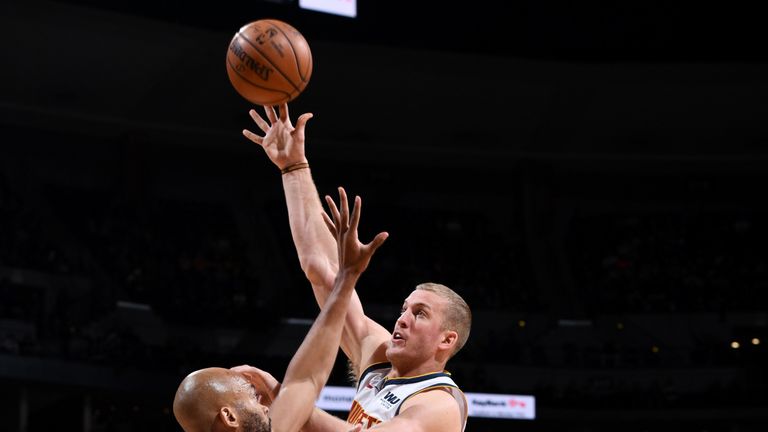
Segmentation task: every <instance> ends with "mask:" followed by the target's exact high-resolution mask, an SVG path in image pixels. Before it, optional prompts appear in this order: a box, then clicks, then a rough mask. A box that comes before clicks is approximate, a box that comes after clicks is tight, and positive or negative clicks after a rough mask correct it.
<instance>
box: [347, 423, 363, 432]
mask: <svg viewBox="0 0 768 432" xmlns="http://www.w3.org/2000/svg"><path fill="white" fill-rule="evenodd" d="M362 430H363V425H361V424H356V425H355V426H354V427H353V428H352V429H350V430H349V431H348V432H362Z"/></svg>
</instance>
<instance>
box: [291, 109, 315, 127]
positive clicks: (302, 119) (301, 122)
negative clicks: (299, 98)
mask: <svg viewBox="0 0 768 432" xmlns="http://www.w3.org/2000/svg"><path fill="white" fill-rule="evenodd" d="M314 116H315V115H314V114H312V113H305V114H302V115H300V116H299V118H298V119H297V120H296V129H297V130H302V129H304V127H305V126H306V125H307V122H308V121H309V119H311V118H312V117H314Z"/></svg>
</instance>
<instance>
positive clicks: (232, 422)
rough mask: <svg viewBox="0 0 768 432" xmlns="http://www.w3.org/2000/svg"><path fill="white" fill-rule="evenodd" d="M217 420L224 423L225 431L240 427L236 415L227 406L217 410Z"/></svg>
mask: <svg viewBox="0 0 768 432" xmlns="http://www.w3.org/2000/svg"><path fill="white" fill-rule="evenodd" d="M219 419H220V420H221V422H222V423H224V425H225V426H226V427H227V429H237V428H238V427H239V426H240V421H239V420H238V418H237V414H236V413H235V411H234V410H233V409H232V408H230V407H228V406H224V407H221V409H220V410H219Z"/></svg>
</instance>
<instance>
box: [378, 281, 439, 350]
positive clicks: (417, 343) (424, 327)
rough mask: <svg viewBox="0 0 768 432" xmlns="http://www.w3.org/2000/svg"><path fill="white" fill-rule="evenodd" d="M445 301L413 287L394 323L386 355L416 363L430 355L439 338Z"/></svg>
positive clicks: (436, 346) (433, 294)
mask: <svg viewBox="0 0 768 432" xmlns="http://www.w3.org/2000/svg"><path fill="white" fill-rule="evenodd" d="M445 307H446V300H445V299H443V298H442V297H440V296H439V295H437V294H435V293H433V292H430V291H424V290H415V291H413V292H412V293H411V295H409V296H408V298H406V299H405V301H404V302H403V307H402V310H401V313H400V317H399V318H398V319H397V322H396V323H395V329H394V331H393V332H392V338H391V339H390V343H389V347H388V348H387V358H389V360H390V361H392V362H395V363H397V362H403V361H407V362H409V363H412V364H420V363H422V362H424V361H426V360H429V359H431V358H433V357H434V355H435V352H436V351H437V349H438V345H439V344H440V342H441V341H442V339H443V331H442V330H441V328H442V324H443V310H444V308H445Z"/></svg>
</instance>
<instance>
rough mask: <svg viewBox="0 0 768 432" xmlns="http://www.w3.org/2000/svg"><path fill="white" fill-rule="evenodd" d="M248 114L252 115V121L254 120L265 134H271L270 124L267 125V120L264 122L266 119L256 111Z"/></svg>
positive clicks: (253, 110)
mask: <svg viewBox="0 0 768 432" xmlns="http://www.w3.org/2000/svg"><path fill="white" fill-rule="evenodd" d="M248 114H250V115H251V118H252V119H253V121H254V122H255V123H256V125H257V126H258V127H259V129H261V130H262V131H264V133H267V132H269V123H267V121H266V120H264V119H263V118H262V117H261V116H260V115H259V113H257V112H256V110H255V109H252V110H250V111H248Z"/></svg>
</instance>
